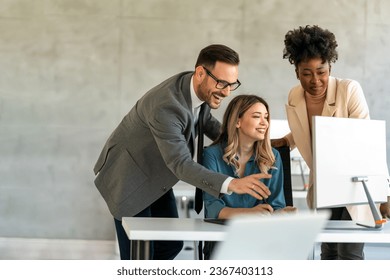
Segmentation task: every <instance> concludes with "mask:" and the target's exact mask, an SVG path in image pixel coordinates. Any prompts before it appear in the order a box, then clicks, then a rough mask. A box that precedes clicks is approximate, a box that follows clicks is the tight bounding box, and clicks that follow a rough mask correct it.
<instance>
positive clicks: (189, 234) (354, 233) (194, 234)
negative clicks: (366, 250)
mask: <svg viewBox="0 0 390 280" xmlns="http://www.w3.org/2000/svg"><path fill="white" fill-rule="evenodd" d="M329 222H330V223H337V222H338V221H329ZM350 223H352V224H354V222H352V221H351V222H350ZM122 225H123V227H124V229H125V231H126V233H127V236H128V237H129V240H130V242H131V250H132V259H148V257H149V241H151V240H183V241H189V240H190V241H193V240H202V241H223V240H224V238H225V230H226V226H224V225H218V224H212V223H206V222H204V221H203V219H188V218H177V219H173V218H123V219H122ZM316 241H317V242H338V243H348V242H352V243H360V242H361V243H390V223H389V222H388V223H386V224H385V225H384V227H383V228H382V229H381V230H367V229H362V230H352V229H346V230H336V229H332V230H327V229H324V230H323V231H322V232H321V233H320V234H319V235H318V237H317V239H316Z"/></svg>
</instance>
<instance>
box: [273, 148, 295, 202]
mask: <svg viewBox="0 0 390 280" xmlns="http://www.w3.org/2000/svg"><path fill="white" fill-rule="evenodd" d="M274 148H275V149H276V150H278V152H279V154H280V157H281V158H282V163H283V175H284V176H283V181H284V188H283V189H284V198H285V200H286V206H293V204H294V203H293V195H292V184H291V158H290V147H289V146H282V147H274Z"/></svg>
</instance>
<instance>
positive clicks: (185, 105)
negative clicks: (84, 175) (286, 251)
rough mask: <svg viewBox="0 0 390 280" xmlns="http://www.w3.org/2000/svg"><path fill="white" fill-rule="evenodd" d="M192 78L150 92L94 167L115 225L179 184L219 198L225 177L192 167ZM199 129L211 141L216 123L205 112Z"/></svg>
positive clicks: (181, 76) (175, 80) (174, 79)
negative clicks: (202, 130)
mask: <svg viewBox="0 0 390 280" xmlns="http://www.w3.org/2000/svg"><path fill="white" fill-rule="evenodd" d="M192 74H193V72H183V73H180V74H177V75H175V76H173V77H171V78H169V79H168V80H166V81H164V82H162V83H161V84H159V85H157V86H156V87H154V88H153V89H151V90H150V91H148V92H147V93H146V94H145V95H144V96H143V97H142V98H141V99H140V100H138V102H137V103H136V104H135V106H134V107H133V108H132V109H131V110H130V112H129V113H128V114H127V115H126V116H125V117H124V118H123V120H122V122H121V123H120V124H119V125H118V127H117V128H116V129H115V130H114V132H113V133H112V134H111V136H110V137H109V139H108V140H107V142H106V144H105V146H104V148H103V150H102V152H101V154H100V157H99V159H98V160H97V162H96V165H95V167H94V172H95V175H97V177H96V179H95V185H96V187H97V188H98V190H99V191H100V193H101V195H102V196H103V198H104V199H105V201H106V203H107V205H108V208H109V210H110V212H111V214H112V215H113V216H114V217H115V218H116V219H118V220H121V218H122V217H126V216H128V217H131V216H134V215H136V214H137V213H139V212H141V211H142V210H144V209H145V208H146V207H148V206H149V205H151V204H152V203H153V202H154V201H156V200H157V199H158V198H160V197H161V196H162V195H163V194H164V193H166V192H167V191H169V190H170V189H171V188H172V187H173V186H174V185H175V184H176V183H177V182H178V180H182V181H184V182H186V183H189V184H191V185H194V186H196V187H198V188H200V189H202V190H204V191H206V192H208V193H210V194H211V195H214V196H218V195H219V193H220V189H221V186H222V183H223V182H224V181H225V180H226V178H227V176H226V175H223V174H219V173H214V172H212V171H210V170H208V169H206V168H204V167H203V166H201V165H199V164H198V163H196V162H195V161H193V153H194V143H195V126H194V119H193V114H192V105H191V93H190V80H191V76H192ZM203 123H204V126H203V128H204V134H205V135H207V136H208V137H209V138H210V139H212V140H213V139H215V138H216V137H217V135H218V134H219V129H220V123H219V122H218V120H216V119H215V118H214V117H213V116H212V115H211V114H210V108H209V107H208V106H207V111H206V114H205V117H204V119H203Z"/></svg>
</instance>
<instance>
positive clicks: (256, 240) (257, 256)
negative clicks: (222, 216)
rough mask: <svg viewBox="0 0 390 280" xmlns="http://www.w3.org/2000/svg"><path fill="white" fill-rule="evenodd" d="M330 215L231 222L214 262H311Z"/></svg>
mask: <svg viewBox="0 0 390 280" xmlns="http://www.w3.org/2000/svg"><path fill="white" fill-rule="evenodd" d="M329 215H330V213H329V212H326V211H322V212H321V213H314V212H302V213H300V212H298V213H295V214H279V215H278V214H275V215H270V216H253V215H251V216H240V217H236V218H234V219H232V220H230V221H229V222H228V223H227V226H228V229H227V234H226V239H225V240H224V241H222V242H219V243H218V244H217V246H216V248H215V250H214V252H213V254H212V257H211V259H213V260H307V259H310V258H312V254H313V249H314V243H315V240H316V237H317V235H318V234H319V233H320V232H321V230H322V229H323V228H324V227H325V225H326V222H327V219H328V218H329Z"/></svg>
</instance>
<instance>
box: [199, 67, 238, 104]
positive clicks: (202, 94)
mask: <svg viewBox="0 0 390 280" xmlns="http://www.w3.org/2000/svg"><path fill="white" fill-rule="evenodd" d="M207 71H208V72H207ZM195 75H196V78H197V79H196V81H198V83H196V82H194V86H195V92H196V94H197V96H198V97H199V99H201V100H203V101H205V102H206V103H207V104H208V105H209V106H210V108H212V109H218V108H219V106H220V105H221V102H222V100H223V99H224V98H225V97H228V96H229V95H230V91H231V87H235V86H234V85H232V86H230V85H228V86H227V87H225V88H223V89H218V88H217V86H218V87H221V85H223V84H234V83H237V82H238V65H231V64H227V63H224V62H217V63H216V64H215V67H214V69H207V68H205V67H203V66H198V67H197V68H196V70H195Z"/></svg>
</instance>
